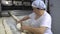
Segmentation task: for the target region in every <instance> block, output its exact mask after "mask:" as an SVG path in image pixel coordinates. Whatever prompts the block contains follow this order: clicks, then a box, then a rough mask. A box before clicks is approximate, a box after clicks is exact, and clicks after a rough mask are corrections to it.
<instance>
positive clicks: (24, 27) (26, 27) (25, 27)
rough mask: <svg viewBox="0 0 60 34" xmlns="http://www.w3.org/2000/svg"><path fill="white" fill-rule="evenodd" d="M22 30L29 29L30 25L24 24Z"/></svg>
mask: <svg viewBox="0 0 60 34" xmlns="http://www.w3.org/2000/svg"><path fill="white" fill-rule="evenodd" d="M21 28H22V30H28V29H29V28H30V27H29V26H22V27H21Z"/></svg>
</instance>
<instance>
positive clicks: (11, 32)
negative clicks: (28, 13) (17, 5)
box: [0, 16, 24, 34]
mask: <svg viewBox="0 0 60 34" xmlns="http://www.w3.org/2000/svg"><path fill="white" fill-rule="evenodd" d="M23 17H24V16H18V18H19V19H21V18H23ZM0 34H20V31H19V30H18V29H17V27H16V21H14V20H13V18H12V17H2V18H0Z"/></svg>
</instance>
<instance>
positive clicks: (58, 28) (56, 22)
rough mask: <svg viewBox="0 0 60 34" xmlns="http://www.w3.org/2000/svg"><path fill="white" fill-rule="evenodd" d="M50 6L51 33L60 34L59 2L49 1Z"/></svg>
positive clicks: (58, 0)
mask: <svg viewBox="0 0 60 34" xmlns="http://www.w3.org/2000/svg"><path fill="white" fill-rule="evenodd" d="M51 4H52V5H51ZM50 5H51V6H50V13H51V16H52V18H53V21H52V23H53V24H52V29H53V32H54V34H60V0H50Z"/></svg>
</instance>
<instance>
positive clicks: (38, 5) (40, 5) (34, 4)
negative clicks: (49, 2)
mask: <svg viewBox="0 0 60 34" xmlns="http://www.w3.org/2000/svg"><path fill="white" fill-rule="evenodd" d="M32 7H36V8H39V9H46V5H45V4H44V2H43V1H42V0H35V1H33V2H32Z"/></svg>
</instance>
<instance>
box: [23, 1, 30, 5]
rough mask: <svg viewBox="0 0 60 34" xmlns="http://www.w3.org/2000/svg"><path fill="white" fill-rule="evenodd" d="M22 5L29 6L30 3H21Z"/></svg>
mask: <svg viewBox="0 0 60 34" xmlns="http://www.w3.org/2000/svg"><path fill="white" fill-rule="evenodd" d="M23 5H24V6H31V3H30V2H23Z"/></svg>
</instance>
